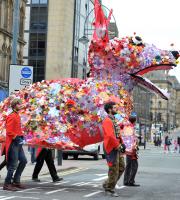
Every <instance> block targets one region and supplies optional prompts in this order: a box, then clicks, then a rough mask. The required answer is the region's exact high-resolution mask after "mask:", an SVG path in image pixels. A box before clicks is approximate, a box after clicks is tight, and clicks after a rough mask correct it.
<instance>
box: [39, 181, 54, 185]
mask: <svg viewBox="0 0 180 200" xmlns="http://www.w3.org/2000/svg"><path fill="white" fill-rule="evenodd" d="M46 183H52V182H51V181H46V182H40V183H38V184H39V185H43V184H46Z"/></svg>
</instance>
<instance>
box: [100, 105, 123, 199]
mask: <svg viewBox="0 0 180 200" xmlns="http://www.w3.org/2000/svg"><path fill="white" fill-rule="evenodd" d="M104 109H105V111H106V112H107V114H108V116H107V117H106V118H105V119H104V121H103V123H102V128H103V133H104V150H105V155H106V160H107V163H108V166H109V171H108V179H107V180H106V181H105V182H104V183H103V188H104V189H105V192H108V193H110V194H111V195H112V196H114V197H117V196H119V195H118V194H117V193H116V192H115V190H114V189H115V186H116V184H117V182H118V180H119V179H120V177H121V175H122V174H123V172H124V168H125V164H124V157H123V155H122V153H124V152H125V145H124V144H123V141H122V139H121V137H120V128H119V127H118V125H117V124H116V121H115V117H114V115H115V114H117V105H116V103H114V102H109V103H106V104H105V105H104Z"/></svg>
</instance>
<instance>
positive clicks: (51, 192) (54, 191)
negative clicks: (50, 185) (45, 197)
mask: <svg viewBox="0 0 180 200" xmlns="http://www.w3.org/2000/svg"><path fill="white" fill-rule="evenodd" d="M66 189H67V188H63V189H59V190H53V191H50V192H46V193H45V194H53V193H56V192H61V191H64V190H66Z"/></svg>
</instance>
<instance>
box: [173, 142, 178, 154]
mask: <svg viewBox="0 0 180 200" xmlns="http://www.w3.org/2000/svg"><path fill="white" fill-rule="evenodd" d="M173 143H174V153H176V152H177V150H178V143H177V140H176V139H174V142H173Z"/></svg>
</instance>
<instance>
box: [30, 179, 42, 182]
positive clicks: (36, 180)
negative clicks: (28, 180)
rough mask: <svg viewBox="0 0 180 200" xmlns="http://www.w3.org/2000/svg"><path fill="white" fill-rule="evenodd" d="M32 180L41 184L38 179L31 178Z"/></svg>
mask: <svg viewBox="0 0 180 200" xmlns="http://www.w3.org/2000/svg"><path fill="white" fill-rule="evenodd" d="M32 180H33V181H34V182H41V181H40V179H38V178H32Z"/></svg>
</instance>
